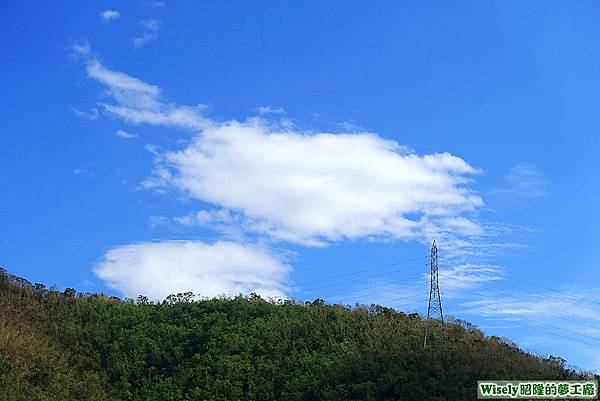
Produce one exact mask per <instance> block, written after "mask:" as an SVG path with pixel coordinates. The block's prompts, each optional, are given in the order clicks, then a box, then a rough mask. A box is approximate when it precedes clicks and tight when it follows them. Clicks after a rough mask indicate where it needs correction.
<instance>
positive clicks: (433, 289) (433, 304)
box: [423, 241, 444, 347]
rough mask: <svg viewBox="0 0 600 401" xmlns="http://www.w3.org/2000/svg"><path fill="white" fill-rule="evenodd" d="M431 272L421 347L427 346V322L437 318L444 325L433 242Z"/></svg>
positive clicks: (436, 253) (436, 257) (436, 255)
mask: <svg viewBox="0 0 600 401" xmlns="http://www.w3.org/2000/svg"><path fill="white" fill-rule="evenodd" d="M430 265H431V271H430V276H429V306H428V307H427V320H426V321H425V340H423V347H426V346H427V334H429V321H430V320H431V319H433V318H437V317H438V316H439V319H440V320H441V322H442V326H443V325H444V312H443V310H442V298H441V297H440V282H439V278H438V250H437V245H436V244H435V241H433V244H431V258H430Z"/></svg>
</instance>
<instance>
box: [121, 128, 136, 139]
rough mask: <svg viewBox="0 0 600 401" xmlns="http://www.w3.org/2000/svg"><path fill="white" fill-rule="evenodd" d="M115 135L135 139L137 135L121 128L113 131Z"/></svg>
mask: <svg viewBox="0 0 600 401" xmlns="http://www.w3.org/2000/svg"><path fill="white" fill-rule="evenodd" d="M115 135H116V136H118V137H119V138H123V139H135V138H137V137H138V135H137V134H132V133H129V132H127V131H125V130H122V129H120V130H117V132H115Z"/></svg>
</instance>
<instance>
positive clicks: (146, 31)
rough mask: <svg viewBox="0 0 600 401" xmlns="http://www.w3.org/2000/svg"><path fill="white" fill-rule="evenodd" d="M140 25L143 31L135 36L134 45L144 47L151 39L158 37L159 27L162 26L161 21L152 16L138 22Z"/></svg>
mask: <svg viewBox="0 0 600 401" xmlns="http://www.w3.org/2000/svg"><path fill="white" fill-rule="evenodd" d="M138 25H139V26H140V27H141V28H142V32H141V33H140V34H139V35H138V36H136V37H135V38H133V45H134V46H135V47H143V46H144V45H145V44H146V43H148V42H149V41H151V40H153V39H156V37H157V36H158V28H160V21H158V20H156V19H153V18H150V19H147V20H143V21H140V22H138Z"/></svg>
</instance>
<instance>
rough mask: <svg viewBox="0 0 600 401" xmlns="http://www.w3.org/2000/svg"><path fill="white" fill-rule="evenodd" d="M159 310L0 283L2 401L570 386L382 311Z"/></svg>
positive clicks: (547, 363)
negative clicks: (490, 384)
mask: <svg viewBox="0 0 600 401" xmlns="http://www.w3.org/2000/svg"><path fill="white" fill-rule="evenodd" d="M191 298H192V297H191V293H188V294H179V295H176V296H171V297H169V298H168V299H167V300H166V301H164V302H162V303H160V304H153V303H148V302H147V300H146V299H144V297H140V298H139V299H138V300H137V301H135V302H134V301H133V300H121V299H118V298H115V297H107V296H106V295H102V294H85V295H84V294H80V293H76V292H75V291H74V290H71V289H67V290H65V291H64V292H58V291H55V290H52V289H47V288H45V287H44V286H43V285H39V284H35V285H32V284H30V283H29V282H27V281H26V280H23V279H20V278H17V277H15V276H12V275H10V274H9V273H7V272H6V271H5V270H1V269H0V400H2V401H13V400H115V401H116V400H152V401H160V400H188V401H192V400H193V401H197V400H410V401H415V400H447V401H459V400H472V399H475V385H476V381H477V380H482V379H564V378H573V379H576V378H580V377H581V375H582V374H581V373H577V372H575V371H573V370H569V369H567V368H565V366H564V360H562V359H560V358H557V357H550V358H541V357H538V356H535V355H531V354H528V353H525V352H524V351H522V350H520V349H519V348H518V347H517V346H515V345H514V344H512V343H511V342H510V341H508V340H506V339H501V338H498V337H486V336H485V335H484V334H483V333H482V332H481V331H479V330H478V329H476V328H475V327H473V326H471V325H469V324H467V323H464V322H455V323H450V324H448V325H447V327H446V330H445V332H444V331H443V330H442V327H441V325H439V324H434V330H433V334H432V337H431V338H430V344H431V346H428V348H427V349H424V348H423V332H424V324H423V323H424V322H423V320H422V318H421V317H420V316H418V315H416V314H410V315H407V314H405V313H403V312H400V311H396V310H393V309H389V308H386V307H382V306H377V305H372V306H355V307H348V306H342V305H328V304H325V303H324V302H323V301H321V300H316V301H314V302H311V303H297V302H293V301H285V302H281V303H274V302H268V301H266V300H264V299H261V298H260V297H258V296H249V297H241V296H240V297H235V298H232V299H210V300H203V301H192V300H191Z"/></svg>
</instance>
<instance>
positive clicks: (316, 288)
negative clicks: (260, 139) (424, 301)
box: [298, 264, 423, 294]
mask: <svg viewBox="0 0 600 401" xmlns="http://www.w3.org/2000/svg"><path fill="white" fill-rule="evenodd" d="M422 266H423V265H421V264H419V265H415V266H409V267H406V268H403V269H396V270H392V271H389V272H385V273H380V274H372V275H369V276H365V277H359V278H356V279H353V280H348V281H342V282H339V283H333V284H328V285H324V286H320V287H315V288H310V289H307V290H301V291H298V293H301V294H302V293H304V294H305V293H307V292H312V291H315V290H320V289H323V288H330V287H335V286H338V285H343V284H349V283H354V282H357V281H361V280H365V279H367V278H373V277H381V276H387V275H390V274H393V273H398V272H402V271H407V270H411V269H415V268H417V267H422Z"/></svg>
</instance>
